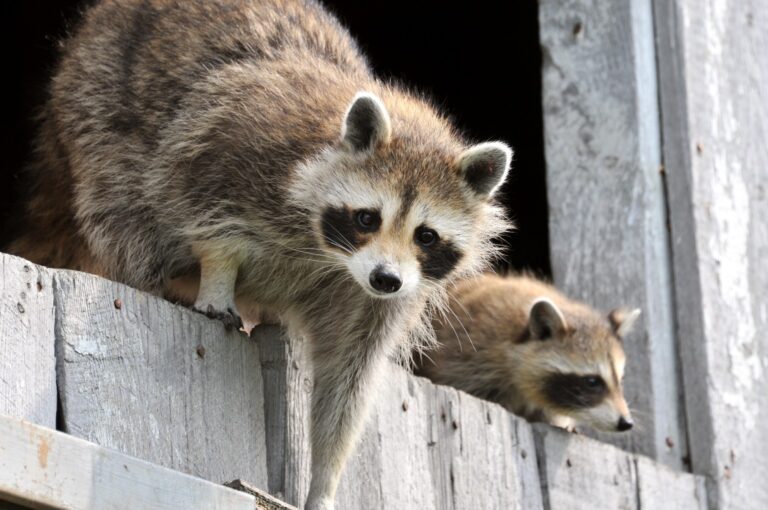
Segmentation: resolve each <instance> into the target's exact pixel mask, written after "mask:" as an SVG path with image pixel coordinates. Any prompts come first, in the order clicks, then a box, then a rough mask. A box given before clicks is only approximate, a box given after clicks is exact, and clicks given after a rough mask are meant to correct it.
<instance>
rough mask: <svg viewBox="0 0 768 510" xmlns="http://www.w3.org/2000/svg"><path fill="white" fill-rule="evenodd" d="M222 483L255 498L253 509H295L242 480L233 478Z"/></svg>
mask: <svg viewBox="0 0 768 510" xmlns="http://www.w3.org/2000/svg"><path fill="white" fill-rule="evenodd" d="M224 485H226V486H227V487H231V488H232V489H235V490H238V491H240V492H245V493H246V494H250V495H251V496H253V497H254V499H255V500H256V501H255V503H256V509H255V510H297V509H296V507H295V506H292V505H289V504H287V503H284V502H282V501H280V500H279V499H277V498H275V497H273V496H272V495H270V494H268V493H266V492H264V491H263V490H261V489H258V488H257V487H254V486H253V485H251V484H250V483H248V482H246V481H244V480H240V479H238V480H233V481H231V482H227V483H225V484H224Z"/></svg>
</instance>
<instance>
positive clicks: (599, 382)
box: [582, 375, 605, 389]
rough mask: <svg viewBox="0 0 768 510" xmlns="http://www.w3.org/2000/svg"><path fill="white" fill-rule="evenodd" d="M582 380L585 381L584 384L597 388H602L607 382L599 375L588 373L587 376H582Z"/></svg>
mask: <svg viewBox="0 0 768 510" xmlns="http://www.w3.org/2000/svg"><path fill="white" fill-rule="evenodd" d="M582 381H584V384H585V385H586V386H587V388H592V389H597V388H602V387H603V385H604V384H605V383H603V378H602V377H598V376H595V375H588V376H586V377H582Z"/></svg>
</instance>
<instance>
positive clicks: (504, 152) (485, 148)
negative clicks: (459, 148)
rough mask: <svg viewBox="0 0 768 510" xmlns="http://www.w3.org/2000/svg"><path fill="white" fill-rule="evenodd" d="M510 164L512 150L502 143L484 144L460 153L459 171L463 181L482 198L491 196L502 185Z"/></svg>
mask: <svg viewBox="0 0 768 510" xmlns="http://www.w3.org/2000/svg"><path fill="white" fill-rule="evenodd" d="M511 163H512V149H510V148H509V146H507V145H506V144H504V143H502V142H485V143H480V144H477V145H475V146H474V147H471V148H469V149H467V150H465V151H464V152H462V153H461V155H460V156H459V160H458V165H459V169H460V171H461V174H462V176H463V177H464V180H466V181H467V184H469V186H470V187H471V188H472V189H473V190H474V191H475V193H477V194H479V195H482V196H484V197H489V196H491V195H493V194H494V193H495V192H496V190H497V189H499V186H501V185H502V184H503V183H504V179H506V178H507V174H508V173H509V165H510V164H511Z"/></svg>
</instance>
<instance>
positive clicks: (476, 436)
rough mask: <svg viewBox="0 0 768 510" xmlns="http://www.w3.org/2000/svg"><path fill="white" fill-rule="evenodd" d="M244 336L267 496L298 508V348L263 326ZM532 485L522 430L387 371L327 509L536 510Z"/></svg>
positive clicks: (302, 377) (305, 399)
mask: <svg viewBox="0 0 768 510" xmlns="http://www.w3.org/2000/svg"><path fill="white" fill-rule="evenodd" d="M252 336H253V338H254V339H256V340H257V341H258V343H259V345H260V350H261V353H262V373H263V374H264V381H265V395H266V397H265V398H266V403H267V407H266V420H267V446H268V448H269V449H270V452H269V458H270V464H271V465H270V485H269V487H270V492H272V493H273V494H281V493H282V494H283V495H284V497H283V499H285V500H287V501H288V502H290V503H292V504H300V503H302V502H303V501H304V498H305V497H306V491H307V489H308V486H309V483H308V482H309V467H310V462H309V461H310V448H309V443H308V430H309V427H308V418H309V407H308V406H309V399H310V393H311V374H310V371H309V370H308V367H307V366H306V360H305V359H304V357H303V352H302V344H301V342H300V341H297V340H290V339H289V338H288V336H287V335H284V334H283V333H282V332H281V330H280V329H279V328H275V327H272V326H269V327H264V326H262V327H259V328H257V329H256V330H254V333H253V334H252ZM280 399H284V402H279V400H280ZM286 424H287V426H286ZM273 462H276V463H277V465H272V463H273ZM538 480H539V479H538V470H537V467H536V457H535V447H534V444H533V435H532V432H531V428H530V425H528V424H527V423H526V422H524V421H522V420H520V419H518V418H515V417H513V416H512V415H510V414H509V413H507V412H506V411H504V410H503V409H502V408H501V407H499V406H496V405H494V404H490V403H487V402H482V401H480V400H478V399H475V398H473V397H470V396H468V395H465V394H461V393H459V392H457V391H455V390H453V389H451V388H446V387H438V386H434V385H432V384H431V383H430V382H429V381H427V380H426V379H421V378H418V377H413V376H411V375H408V374H406V373H405V372H404V371H403V370H402V369H400V368H398V367H396V366H392V367H391V370H390V372H389V374H388V375H387V376H386V383H385V384H384V385H383V386H382V387H381V388H380V391H379V394H378V395H377V397H376V398H375V403H374V405H373V409H372V411H371V414H370V417H369V419H368V422H367V424H366V427H365V431H364V432H363V435H362V437H361V439H360V442H359V444H358V446H357V448H356V449H355V452H354V453H353V454H352V456H351V458H350V460H349V462H348V464H347V467H346V469H345V471H344V474H343V476H342V479H341V483H340V485H339V490H338V493H337V497H336V508H337V509H338V510H344V509H358V508H414V509H416V508H417V509H419V510H427V509H435V510H443V509H446V510H451V509H457V510H458V509H462V508H525V509H529V508H530V509H536V508H541V505H542V502H541V492H540V489H539V481H538Z"/></svg>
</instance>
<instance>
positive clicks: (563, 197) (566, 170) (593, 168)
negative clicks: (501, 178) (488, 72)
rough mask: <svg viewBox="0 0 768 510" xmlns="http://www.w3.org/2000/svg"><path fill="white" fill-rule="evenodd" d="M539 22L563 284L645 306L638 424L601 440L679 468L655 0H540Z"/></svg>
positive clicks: (577, 292)
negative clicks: (653, 15) (655, 43)
mask: <svg viewBox="0 0 768 510" xmlns="http://www.w3.org/2000/svg"><path fill="white" fill-rule="evenodd" d="M539 21H540V26H541V29H540V37H541V43H542V51H543V102H544V128H545V133H544V135H545V151H546V161H547V188H548V200H549V214H550V217H549V221H550V224H549V229H550V245H551V255H552V270H553V276H554V281H555V284H556V285H557V286H558V287H559V288H561V289H562V290H564V291H565V292H566V293H567V294H568V295H570V296H572V297H574V298H577V299H581V300H584V301H586V302H587V303H590V304H592V305H594V306H597V307H598V308H600V309H602V310H604V311H606V312H608V311H609V310H610V309H612V308H615V307H618V306H631V307H639V308H641V309H642V310H643V315H642V316H641V320H640V321H638V325H637V326H636V328H635V331H634V332H633V333H632V334H631V335H630V338H628V339H627V341H626V342H625V349H626V351H627V370H626V378H625V394H626V396H627V400H628V402H629V404H630V406H631V407H632V408H634V409H635V410H636V413H635V421H636V422H637V424H638V426H637V427H636V428H635V430H633V431H632V433H630V434H624V435H607V434H603V435H599V434H596V433H595V434H594V435H597V436H599V437H600V438H601V439H603V440H605V441H608V442H611V443H614V444H617V445H620V446H622V447H623V448H625V449H628V450H630V451H634V452H640V453H644V454H646V455H649V456H651V457H654V458H656V459H658V460H659V461H661V462H663V463H665V464H667V465H669V466H672V467H675V468H677V469H680V468H681V467H682V465H683V462H682V459H683V457H685V456H686V455H687V444H686V441H685V414H684V411H683V409H684V408H683V404H682V398H681V388H680V382H679V380H678V379H679V373H680V370H679V366H678V362H677V347H676V340H675V335H674V322H673V293H672V282H671V268H670V255H669V239H668V232H667V225H666V212H665V196H664V186H663V184H664V183H663V175H662V173H661V172H660V170H661V155H660V147H659V143H660V136H661V134H660V128H659V110H658V104H657V99H658V98H657V89H656V74H655V70H656V63H655V53H654V45H653V41H654V38H653V19H652V10H651V0H616V1H611V2H599V1H594V0H566V1H560V0H543V1H541V2H539ZM670 441H671V443H672V444H674V445H676V446H675V447H672V448H670V447H669V446H668V442H670Z"/></svg>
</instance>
